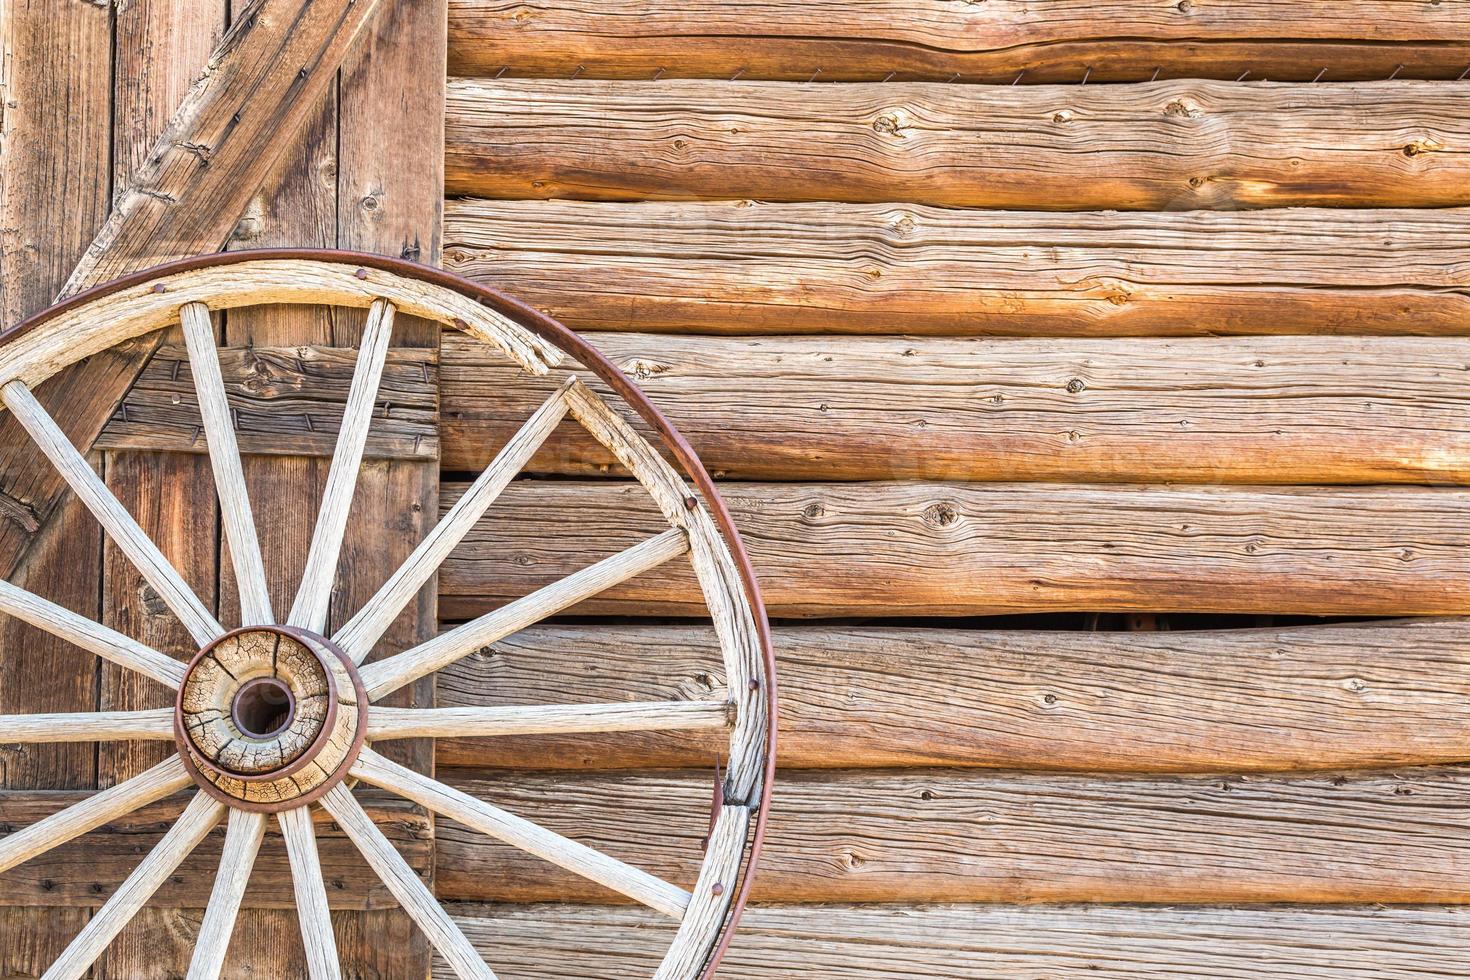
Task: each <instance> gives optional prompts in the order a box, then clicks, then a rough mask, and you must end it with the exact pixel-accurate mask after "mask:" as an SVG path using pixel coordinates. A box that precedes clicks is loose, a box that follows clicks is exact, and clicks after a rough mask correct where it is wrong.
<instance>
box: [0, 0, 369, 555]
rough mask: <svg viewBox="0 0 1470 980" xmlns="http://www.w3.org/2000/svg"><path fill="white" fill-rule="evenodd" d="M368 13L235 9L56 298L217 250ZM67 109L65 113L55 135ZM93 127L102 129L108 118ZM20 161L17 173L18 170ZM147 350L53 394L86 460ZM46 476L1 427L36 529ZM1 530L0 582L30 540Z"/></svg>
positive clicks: (307, 4) (35, 203)
mask: <svg viewBox="0 0 1470 980" xmlns="http://www.w3.org/2000/svg"><path fill="white" fill-rule="evenodd" d="M377 2H378V0H259V2H258V3H256V4H255V5H253V6H251V7H250V8H249V9H248V10H246V11H244V12H243V13H242V16H240V17H239V18H238V19H237V20H236V21H235V23H234V24H233V25H232V26H231V28H230V30H229V32H228V33H227V34H226V35H225V36H224V37H223V39H222V40H221V41H220V44H219V47H218V48H216V50H215V51H214V53H213V54H212V55H211V56H210V58H209V64H208V70H207V71H205V72H204V73H203V74H202V75H200V76H199V77H198V81H197V82H196V83H195V84H194V85H193V87H192V88H190V89H189V92H188V95H187V96H186V97H185V98H184V99H183V102H182V103H181V104H180V105H179V107H178V110H177V111H176V112H175V113H173V116H172V119H171V121H170V122H169V123H168V125H167V126H166V127H164V129H163V132H162V134H161V135H158V136H157V141H156V142H155V143H153V144H152V145H153V150H152V151H151V152H150V153H148V154H147V156H146V157H145V158H143V159H142V161H141V162H140V163H138V165H137V168H136V170H135V171H134V172H133V173H132V175H131V179H130V180H129V181H128V183H127V184H126V186H125V187H121V188H120V189H119V192H118V193H116V194H114V195H113V208H112V212H111V215H110V216H109V217H108V219H107V221H106V223H105V224H104V226H103V227H102V229H101V231H100V232H98V233H97V236H96V238H95V239H93V241H92V244H91V246H90V247H89V248H88V249H87V251H86V253H85V254H84V255H83V256H82V258H81V260H80V262H79V263H78V264H77V266H76V268H75V269H74V270H73V271H72V273H71V276H70V278H69V279H68V280H67V282H66V285H65V287H64V288H63V290H62V294H63V295H69V294H71V293H75V292H78V291H80V290H82V289H85V288H86V287H88V286H92V285H96V284H98V283H101V282H105V281H107V280H109V279H113V278H116V277H117V276H119V275H122V274H124V273H126V272H132V271H136V270H138V269H142V268H146V267H147V266H150V265H154V264H156V263H158V262H161V261H164V260H165V259H171V258H177V257H180V256H184V255H192V254H195V253H197V252H207V251H211V250H214V249H218V248H220V247H221V246H223V245H224V244H225V243H226V242H227V241H228V240H229V239H230V236H231V233H232V232H233V231H234V229H235V225H236V222H237V221H238V220H239V219H240V216H241V214H242V213H243V212H244V211H245V210H246V205H247V204H248V203H249V201H250V200H251V198H252V197H253V196H254V195H255V193H256V189H257V188H258V187H259V186H260V183H261V181H262V180H263V179H264V178H265V177H266V175H267V174H269V173H270V171H271V168H272V167H273V166H274V165H275V163H276V161H277V160H278V159H279V158H280V157H281V156H282V154H283V153H284V152H285V151H286V150H287V149H288V148H289V147H291V146H292V145H293V143H294V141H295V140H296V137H297V134H298V130H299V129H300V127H301V125H302V124H303V123H304V122H305V121H306V119H307V118H308V117H309V115H310V114H311V113H312V112H313V111H314V110H315V108H316V103H317V100H318V98H319V97H320V96H321V95H322V94H323V93H324V92H326V91H327V89H328V88H329V87H330V86H331V85H332V84H333V82H334V81H335V79H336V77H337V69H338V67H339V66H340V65H341V64H342V62H343V61H344V59H345V58H346V57H347V54H348V52H349V50H350V48H351V46H352V42H353V39H354V38H355V37H356V35H357V33H358V32H359V30H360V29H361V28H362V26H363V24H364V23H365V22H366V21H367V19H368V18H369V17H371V15H372V13H373V11H374V9H375V8H376V6H377ZM144 34H145V36H151V35H149V34H148V32H144ZM138 50H147V49H146V48H141V49H138ZM170 53H173V51H172V49H170ZM76 60H77V55H76V53H75V52H74V51H73V50H72V49H71V48H69V47H64V48H63V49H62V53H61V54H59V55H58V56H57V64H59V65H68V66H69V65H70V64H71V63H72V62H74V61H76ZM82 60H84V61H87V60H89V59H82ZM105 60H106V59H105V58H104V59H103V61H104V62H105ZM165 61H167V58H165ZM179 63H180V64H185V62H183V61H180V62H179ZM160 74H162V70H161V69H160ZM62 104H63V105H69V104H68V103H62ZM75 110H76V107H74V106H69V108H68V112H67V117H68V121H67V122H65V123H62V124H61V125H62V128H65V127H66V126H67V125H69V119H70V116H71V115H72V114H74V111H75ZM100 118H101V119H102V120H103V121H105V120H106V119H107V114H106V113H105V111H102V114H101V117H100ZM154 135H155V134H152V133H148V134H147V135H146V136H145V137H144V138H145V139H151V138H152V137H153V136H154ZM118 159H119V160H123V159H130V158H125V157H124V156H122V155H120V156H119V157H118ZM18 163H19V165H22V166H23V164H24V161H18ZM9 171H10V168H9V166H7V173H8V172H9ZM57 186H58V185H57V184H55V183H54V182H53V183H52V184H50V185H47V186H46V190H45V192H44V193H38V194H36V195H34V196H33V197H32V198H30V199H28V200H27V201H23V202H21V203H20V205H19V207H21V208H41V207H42V205H43V203H45V202H49V201H52V200H54V199H56V195H57ZM7 224H8V219H7ZM47 232H48V233H49V229H48V230H47ZM7 314H8V311H7ZM157 344H158V338H157V337H156V336H155V337H152V338H144V339H142V340H140V341H139V342H137V343H136V344H133V345H130V346H129V348H128V349H127V350H125V351H121V352H116V353H114V354H111V355H109V356H106V357H103V358H100V359H98V360H97V362H96V363H93V362H92V361H88V362H86V363H83V364H79V365H77V366H75V367H73V368H71V369H69V370H67V371H66V372H64V373H63V374H62V375H61V376H60V377H58V378H57V379H56V381H55V382H54V383H53V384H52V386H51V387H52V388H55V389H61V390H66V391H69V392H72V393H73V397H71V398H68V399H67V400H66V403H65V406H64V407H65V409H66V410H65V411H64V412H60V413H59V414H60V415H61V416H62V417H63V418H64V419H65V420H66V422H65V425H66V431H67V434H68V435H69V436H70V437H71V438H72V439H73V441H75V442H76V443H77V444H78V445H79V446H81V447H82V448H83V450H86V449H88V448H90V447H91V445H92V443H93V442H94V441H95V439H96V437H97V433H98V432H100V431H101V429H102V426H103V424H104V423H105V422H106V421H107V419H108V417H109V416H110V415H111V414H112V412H113V410H114V408H116V406H117V403H118V401H119V400H120V399H121V398H122V396H123V393H124V392H126V391H127V389H128V387H129V386H130V385H131V384H132V382H133V380H134V379H135V378H136V377H137V375H138V372H139V371H141V370H142V367H143V365H144V363H145V362H146V361H147V358H148V356H149V355H150V354H151V353H152V352H153V350H154V349H155V348H156V346H157ZM57 407H60V406H57ZM46 466H47V464H46V462H45V460H43V459H40V458H39V457H37V456H36V455H35V454H34V453H33V452H32V451H31V449H30V447H29V445H27V444H26V443H25V441H24V440H23V439H22V438H19V437H17V436H13V435H12V434H11V430H9V429H5V430H3V431H0V493H3V494H5V495H8V496H10V497H13V498H15V499H16V500H17V501H18V504H19V506H20V507H21V508H23V509H24V510H26V511H28V512H29V513H31V514H34V515H35V518H36V522H37V523H44V522H45V521H46V520H47V519H49V517H50V515H51V513H52V511H53V510H54V508H55V506H56V503H57V501H58V500H59V499H60V497H61V495H62V494H63V493H64V492H65V487H64V484H63V483H62V482H61V480H60V478H59V477H57V476H56V475H54V474H52V473H49V472H47V471H46V470H45V467H46ZM4 530H5V533H4V534H3V536H0V573H5V574H7V575H8V574H9V573H10V572H11V571H13V570H14V568H15V567H16V565H17V563H18V562H19V560H20V558H21V556H22V555H23V554H24V553H25V551H26V550H27V549H28V548H29V546H30V540H31V537H32V536H33V533H34V532H33V531H30V530H27V528H26V526H25V523H24V522H23V523H22V524H21V525H18V526H11V527H7V528H5V529H4Z"/></svg>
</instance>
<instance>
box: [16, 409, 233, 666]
mask: <svg viewBox="0 0 1470 980" xmlns="http://www.w3.org/2000/svg"><path fill="white" fill-rule="evenodd" d="M0 398H3V400H4V402H5V406H6V407H7V408H9V409H10V413H11V414H12V415H14V416H15V417H16V418H17V419H18V420H19V421H20V423H21V424H22V425H23V426H25V428H26V431H27V432H29V433H30V435H31V438H32V439H34V440H35V441H36V445H37V447H38V448H39V449H40V450H41V451H42V452H43V453H45V454H46V457H47V458H48V459H49V460H50V461H51V464H52V465H53V466H55V467H56V469H57V471H58V472H59V473H60V474H61V475H62V478H63V479H64V480H65V481H66V483H67V485H68V486H70V487H71V489H72V492H73V493H75V494H76V495H77V497H78V498H79V499H80V500H81V501H82V502H83V503H84V504H86V505H87V509H88V510H89V511H91V512H92V516H93V517H95V518H96V519H97V522H98V523H99V524H101V525H102V528H103V530H105V531H106V532H107V536H108V542H109V544H110V545H111V546H113V547H115V548H117V549H118V550H119V551H121V552H122V553H123V554H124V555H126V556H127V558H128V560H129V561H130V562H131V563H132V564H133V565H134V566H135V567H136V568H137V569H138V571H139V572H140V573H141V574H142V576H143V578H144V579H145V580H146V581H147V582H148V584H149V586H150V587H152V589H153V590H154V593H155V594H156V595H157V596H158V597H159V599H161V600H162V601H163V603H164V604H165V605H166V606H168V608H169V609H170V610H171V611H172V612H173V614H174V615H175V616H176V617H177V618H178V619H179V621H180V622H182V623H183V625H184V627H185V628H186V629H187V630H188V631H189V634H190V635H191V636H192V637H193V638H194V640H195V642H196V643H198V644H200V645H203V644H205V643H208V642H209V641H210V640H212V639H214V638H215V637H217V636H219V635H220V634H221V633H222V632H223V630H222V629H221V628H220V624H219V622H218V621H216V620H215V618H214V615H213V614H212V613H211V612H210V610H209V608H208V606H207V605H206V604H205V603H204V602H203V601H202V600H201V599H200V598H199V597H198V595H197V594H196V593H195V592H194V591H193V590H192V589H191V588H190V587H189V585H188V584H187V583H186V582H185V581H184V579H183V577H182V576H181V575H180V574H179V572H178V570H177V569H175V568H174V566H173V565H171V564H170V563H169V561H168V559H167V558H166V557H165V556H164V555H163V553H162V552H161V551H160V550H159V548H158V545H157V543H156V542H155V541H154V540H153V539H152V538H151V537H150V536H149V535H148V533H147V532H145V531H144V530H143V528H142V526H141V525H140V524H139V523H138V521H137V518H135V517H134V516H133V515H132V513H131V512H130V511H129V510H128V509H127V507H126V506H125V505H124V504H123V503H122V502H121V501H119V500H118V499H117V496H116V494H114V493H112V492H111V490H110V489H109V488H108V487H107V485H106V484H105V482H104V481H103V479H102V478H101V477H99V476H98V475H97V473H96V472H95V471H94V470H93V469H92V464H91V463H89V462H88V461H87V458H86V457H85V456H83V455H82V454H81V452H80V451H79V450H78V449H77V448H76V447H75V446H74V445H73V444H72V442H71V440H70V439H68V438H67V436H66V434H65V433H64V432H63V431H62V430H61V428H60V427H59V426H58V425H57V424H56V422H55V420H54V419H52V418H51V416H50V415H49V414H48V413H47V412H46V410H45V408H43V407H42V406H41V404H40V402H38V401H37V400H36V397H35V396H34V395H33V394H31V391H30V389H29V388H27V387H26V386H25V385H24V384H23V383H21V382H19V381H12V382H10V383H9V384H8V385H6V386H5V387H4V388H0Z"/></svg>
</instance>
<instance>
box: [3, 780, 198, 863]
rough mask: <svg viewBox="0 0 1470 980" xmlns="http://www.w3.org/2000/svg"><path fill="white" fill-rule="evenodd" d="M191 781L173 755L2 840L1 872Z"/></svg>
mask: <svg viewBox="0 0 1470 980" xmlns="http://www.w3.org/2000/svg"><path fill="white" fill-rule="evenodd" d="M190 782H192V780H191V779H190V777H189V772H188V770H186V769H185V768H184V764H183V762H181V761H180V760H179V757H178V756H176V755H173V756H169V757H168V758H167V759H165V760H164V761H163V762H160V763H159V764H158V765H156V766H154V767H153V768H152V769H149V770H148V771H147V772H141V773H139V774H138V775H136V776H134V777H133V778H132V779H128V780H125V781H123V782H121V783H118V784H117V785H116V786H113V787H111V788H109V789H104V790H102V791H101V792H99V793H97V794H96V795H95V796H89V797H87V799H85V800H83V801H82V802H80V803H77V804H75V805H73V806H69V807H67V808H66V809H65V810H62V811H60V812H58V813H53V814H51V816H49V817H47V818H46V819H44V820H38V821H36V822H35V823H33V824H31V825H30V826H29V827H27V828H25V829H24V830H18V831H16V832H15V833H13V834H11V835H10V836H9V837H6V838H4V839H3V840H0V873H3V872H5V871H9V870H10V869H11V868H13V867H15V866H16V865H17V864H20V863H22V862H24V861H29V860H30V859H31V858H33V857H35V856H36V855H38V854H44V853H45V852H47V851H49V850H51V849H52V848H53V847H56V846H58V845H60V844H65V843H66V842H67V841H69V840H71V839H72V838H74V837H80V836H81V835H82V834H85V833H87V831H89V830H96V829H97V828H98V827H100V826H102V825H103V824H105V823H107V822H108V821H109V820H116V819H117V818H118V817H121V816H125V815H126V814H129V813H132V812H133V811H134V810H138V809H141V808H143V807H145V806H147V805H148V804H150V803H156V802H157V801H159V800H161V799H163V798H164V797H165V796H168V795H169V794H170V793H173V792H176V791H178V790H181V789H183V788H184V787H185V786H188V785H189V783H190Z"/></svg>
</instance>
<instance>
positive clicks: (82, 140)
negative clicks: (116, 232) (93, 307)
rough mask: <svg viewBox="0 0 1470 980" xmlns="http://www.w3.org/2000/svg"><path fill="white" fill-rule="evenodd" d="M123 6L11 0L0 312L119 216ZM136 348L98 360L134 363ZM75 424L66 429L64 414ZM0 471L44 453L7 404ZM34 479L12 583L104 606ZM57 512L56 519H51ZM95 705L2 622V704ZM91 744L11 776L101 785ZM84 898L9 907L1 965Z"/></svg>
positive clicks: (0, 425)
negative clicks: (111, 212) (116, 143)
mask: <svg viewBox="0 0 1470 980" xmlns="http://www.w3.org/2000/svg"><path fill="white" fill-rule="evenodd" d="M111 49H112V18H111V13H110V11H109V9H108V7H107V6H106V5H102V4H87V3H68V4H37V3H6V2H3V0H0V324H8V323H12V322H14V321H16V320H18V319H20V318H21V317H23V316H26V315H28V314H30V313H33V312H35V311H36V310H39V309H41V308H42V307H44V306H46V305H47V304H48V303H50V302H51V299H52V297H53V296H55V295H56V291H57V290H58V289H60V288H61V285H62V283H64V282H65V281H66V277H67V275H68V274H69V273H70V272H71V269H72V267H73V266H74V265H75V264H76V262H77V260H78V259H79V258H80V257H81V255H82V252H83V251H84V250H85V248H86V246H87V243H88V242H90V241H91V239H92V236H93V235H95V234H96V232H97V229H98V228H99V227H101V225H102V222H103V220H104V219H105V218H106V216H107V207H108V200H109V193H110V188H109V185H108V157H109V142H108V141H109V132H110V125H111V122H110V120H111V112H112V110H111V106H112V55H111ZM125 360H126V358H123V357H117V356H115V355H114V356H108V357H104V358H101V359H99V362H98V366H97V370H98V371H101V372H103V373H106V371H107V370H108V367H109V365H111V366H114V367H115V368H116V369H117V370H123V369H124V367H123V362H124V361H125ZM37 396H38V397H39V398H40V400H41V402H42V404H44V405H45V406H46V407H47V409H48V410H49V411H51V412H52V414H53V415H54V416H55V417H57V418H60V419H63V420H67V419H69V418H70V417H71V413H72V410H73V408H74V407H75V406H77V405H79V404H85V403H86V402H87V401H88V399H89V397H90V395H89V393H87V392H82V391H78V390H75V389H73V388H71V387H69V386H68V385H67V384H66V376H65V374H64V375H63V376H62V377H60V378H57V379H56V380H55V381H53V382H52V383H50V384H47V385H43V386H42V388H41V389H40V390H39V391H38V392H37ZM63 427H66V424H65V421H64V422H63ZM0 446H4V447H9V449H8V450H7V451H6V452H5V453H0V474H5V473H16V472H25V473H28V474H30V475H31V476H32V477H34V476H35V475H36V474H38V473H40V472H41V471H42V468H40V467H30V468H25V467H18V466H16V465H14V463H15V462H16V461H17V459H18V458H19V455H18V454H21V453H35V452H37V451H36V450H35V449H34V447H33V446H31V444H30V441H29V439H27V438H26V436H25V434H24V433H23V432H21V431H20V429H19V427H18V426H16V425H15V424H14V423H13V422H12V421H11V419H10V417H9V415H8V414H7V415H6V416H5V417H4V418H3V419H0ZM43 491H44V488H43V487H41V486H38V485H37V484H36V483H35V482H34V481H33V480H26V481H21V482H19V483H17V482H16V481H8V482H7V485H6V487H5V488H4V492H3V493H0V552H3V553H5V554H15V553H17V551H18V550H19V548H20V547H21V546H22V544H23V543H24V542H25V541H27V540H29V539H30V538H31V536H32V535H34V534H35V533H36V532H37V530H39V529H41V528H42V527H43V525H45V526H44V530H41V533H40V537H39V538H38V539H37V540H36V542H35V545H34V546H33V547H32V551H31V553H30V555H29V557H28V560H27V561H26V562H25V564H24V565H23V566H21V567H20V568H19V569H17V570H16V574H15V575H14V576H12V581H14V582H16V583H17V584H19V585H22V586H24V587H26V588H29V589H32V590H34V591H36V592H38V593H40V594H41V595H43V596H45V597H47V598H49V599H52V600H53V601H56V602H59V603H61V604H62V605H64V606H66V607H67V608H69V609H73V610H75V611H76V612H79V613H82V614H83V615H86V616H89V617H92V618H96V617H97V615H98V614H99V611H100V608H99V599H98V594H99V581H100V580H99V570H98V559H99V557H100V555H101V540H100V532H99V531H98V528H97V525H96V522H95V521H93V520H92V519H91V517H90V516H89V515H87V513H86V510H85V508H83V507H81V506H80V505H79V504H78V503H77V502H76V501H75V500H73V499H70V498H68V499H67V500H66V501H64V502H62V503H61V504H60V505H58V506H57V507H56V508H55V509H54V511H53V510H52V508H51V507H50V506H49V503H48V501H49V499H50V498H49V497H47V495H46V494H45V493H44V492H43ZM48 518H49V519H50V522H49V524H47V520H48ZM96 703H97V662H96V660H95V659H94V658H92V657H89V656H87V655H86V654H84V653H82V652H81V651H79V650H77V649H76V648H74V647H71V646H69V645H68V644H65V643H62V642H61V641H59V640H56V639H54V638H52V637H51V636H50V635H49V634H46V633H42V632H40V631H38V630H34V629H32V628H30V627H27V626H25V625H23V624H20V623H16V622H13V621H9V620H5V621H3V622H0V711H4V712H24V711H88V710H91V709H92V708H94V707H95V706H96ZM96 779H97V771H96V751H95V748H94V747H93V746H91V745H34V746H26V747H14V748H7V749H6V750H4V751H3V752H0V788H4V789H46V788H55V789H87V788H91V787H93V786H95V785H96ZM89 915H90V913H89V912H88V911H87V910H85V909H65V910H63V909H19V908H18V909H7V910H5V911H4V912H3V913H0V976H9V975H12V974H21V975H32V976H39V975H40V973H41V972H42V971H43V970H44V969H45V967H46V966H48V965H49V964H50V962H51V960H53V959H55V958H56V956H57V955H58V954H59V953H60V952H61V950H62V949H63V948H64V947H65V945H66V943H67V942H68V941H69V940H70V939H71V937H72V936H73V935H74V934H75V933H76V932H77V931H78V930H80V929H81V927H82V926H83V925H84V924H85V923H86V921H87V919H88V917H89Z"/></svg>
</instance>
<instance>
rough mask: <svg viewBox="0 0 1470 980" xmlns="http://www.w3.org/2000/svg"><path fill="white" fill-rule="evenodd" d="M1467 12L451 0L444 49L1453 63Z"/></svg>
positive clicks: (1047, 74)
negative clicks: (538, 2)
mask: <svg viewBox="0 0 1470 980" xmlns="http://www.w3.org/2000/svg"><path fill="white" fill-rule="evenodd" d="M1467 22H1470V7H1467V6H1466V5H1465V4H1464V3H1463V2H1462V0H1448V2H1442V3H1433V4H1402V3H1394V2H1392V0H1354V2H1352V3H1341V2H1338V3H1334V2H1330V0H1329V2H1322V0H1292V2H1288V3H1281V2H1279V0H1278V2H1273V0H1246V2H1237V3H1228V4H1214V3H1195V2H1191V3H1187V4H1183V5H1180V4H1174V3H1169V4H1160V3H1149V2H1143V0H1104V2H1097V0H1094V2H1091V3H1075V2H1068V0H1048V2H1042V3H1016V2H1001V3H994V2H992V3H983V4H968V5H963V6H956V5H954V4H951V3H945V2H944V0H920V2H917V3H906V2H901V0H876V2H865V3H814V2H812V0H774V2H758V0H736V2H733V3H730V2H723V0H675V2H669V3H655V2H651V0H613V2H608V3H589V2H585V0H555V2H551V3H541V4H537V5H536V6H534V7H529V6H526V5H524V4H519V3H515V2H511V0H455V2H454V3H452V4H451V5H450V8H449V44H450V49H449V55H450V70H451V71H453V72H455V73H460V74H476V73H478V74H489V75H494V74H496V73H497V72H499V71H501V70H502V69H504V70H505V71H506V73H507V74H509V75H512V76H517V77H523V76H528V77H537V78H569V77H572V76H573V74H574V73H578V75H577V77H582V78H638V79H649V78H655V77H666V78H679V77H696V78H721V79H729V78H731V77H732V76H735V77H740V78H747V79H756V78H775V79H787V80H791V81H801V82H805V81H808V80H810V79H813V78H814V77H815V78H816V79H819V80H821V81H829V82H832V81H882V80H884V79H885V78H889V77H892V78H894V79H895V80H899V81H913V80H917V79H931V80H934V81H948V80H950V79H951V78H954V79H955V80H956V81H965V82H1006V83H1009V82H1012V81H1015V80H1016V79H1017V78H1018V77H1019V78H1021V79H1022V80H1023V81H1024V82H1077V81H1080V80H1081V79H1082V78H1083V77H1084V76H1086V77H1087V78H1088V79H1089V80H1090V81H1096V82H1104V81H1106V82H1138V81H1147V80H1148V79H1150V78H1152V77H1155V76H1156V75H1158V76H1162V77H1164V78H1179V77H1194V78H1199V77H1203V78H1228V79H1234V78H1236V77H1238V76H1239V75H1240V74H1241V73H1242V72H1245V71H1249V72H1250V73H1251V77H1252V78H1272V79H1276V80H1280V81H1284V80H1297V81H1310V80H1312V79H1313V78H1315V77H1316V76H1317V73H1318V72H1319V71H1322V70H1325V71H1326V72H1327V73H1326V74H1325V75H1324V76H1323V77H1324V79H1329V80H1332V81H1344V80H1347V79H1380V78H1388V77H1389V76H1390V75H1392V74H1393V73H1394V72H1395V70H1396V69H1397V70H1398V72H1399V77H1401V78H1455V77H1457V76H1458V75H1459V74H1460V72H1462V71H1464V69H1465V65H1466V64H1467V63H1470V52H1467V42H1470V31H1467V30H1466V27H1465V25H1466V23H1467ZM956 76H958V77H956Z"/></svg>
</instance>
